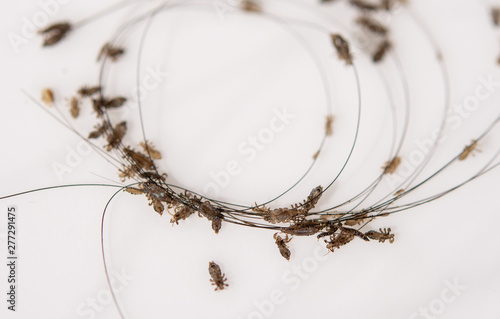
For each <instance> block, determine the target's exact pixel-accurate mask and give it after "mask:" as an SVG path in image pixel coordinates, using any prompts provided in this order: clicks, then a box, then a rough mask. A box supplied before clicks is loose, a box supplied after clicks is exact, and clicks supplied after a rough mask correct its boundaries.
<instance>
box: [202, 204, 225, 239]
mask: <svg viewBox="0 0 500 319" xmlns="http://www.w3.org/2000/svg"><path fill="white" fill-rule="evenodd" d="M198 214H199V215H200V217H201V216H203V217H205V218H206V219H208V220H209V221H211V222H212V229H213V230H214V232H215V233H216V234H218V233H219V230H220V229H221V226H222V220H224V215H222V213H221V212H219V211H218V210H217V208H215V207H213V206H212V204H210V202H209V201H205V202H203V204H201V205H200V207H199V211H198Z"/></svg>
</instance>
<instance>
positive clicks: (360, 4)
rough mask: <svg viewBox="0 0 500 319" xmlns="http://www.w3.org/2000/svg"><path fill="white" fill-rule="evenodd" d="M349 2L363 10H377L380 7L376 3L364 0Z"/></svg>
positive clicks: (350, 0) (351, 0)
mask: <svg viewBox="0 0 500 319" xmlns="http://www.w3.org/2000/svg"><path fill="white" fill-rule="evenodd" d="M349 3H350V4H351V5H352V6H354V7H356V8H358V9H360V10H364V11H377V10H379V9H380V6H379V5H378V4H374V3H370V2H366V1H362V0H349Z"/></svg>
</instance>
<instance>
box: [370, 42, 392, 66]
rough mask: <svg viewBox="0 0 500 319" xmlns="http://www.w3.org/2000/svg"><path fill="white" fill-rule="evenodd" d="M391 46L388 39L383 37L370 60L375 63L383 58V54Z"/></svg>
mask: <svg viewBox="0 0 500 319" xmlns="http://www.w3.org/2000/svg"><path fill="white" fill-rule="evenodd" d="M391 47H392V44H391V42H390V41H389V40H387V39H385V40H383V41H382V42H381V43H380V44H379V45H378V46H377V48H376V50H375V52H374V53H373V56H372V60H373V62H375V63H377V62H380V61H382V60H383V59H384V57H385V55H386V54H387V51H389V50H390V49H391Z"/></svg>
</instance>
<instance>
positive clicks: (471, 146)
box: [458, 140, 479, 161]
mask: <svg viewBox="0 0 500 319" xmlns="http://www.w3.org/2000/svg"><path fill="white" fill-rule="evenodd" d="M477 144H478V141H477V140H472V142H471V143H470V144H469V145H467V146H466V147H465V148H464V150H463V151H462V153H460V155H459V156H458V160H459V161H465V160H466V159H467V158H468V157H469V156H470V155H471V154H474V152H479V150H478V148H477Z"/></svg>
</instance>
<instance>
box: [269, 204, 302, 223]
mask: <svg viewBox="0 0 500 319" xmlns="http://www.w3.org/2000/svg"><path fill="white" fill-rule="evenodd" d="M261 213H262V214H263V216H262V218H263V219H264V220H265V221H266V222H268V223H271V224H277V223H287V222H289V221H292V220H295V219H297V218H298V217H299V216H301V215H302V214H303V212H302V211H301V210H299V209H297V208H276V209H273V210H269V209H266V208H264V209H261Z"/></svg>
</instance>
